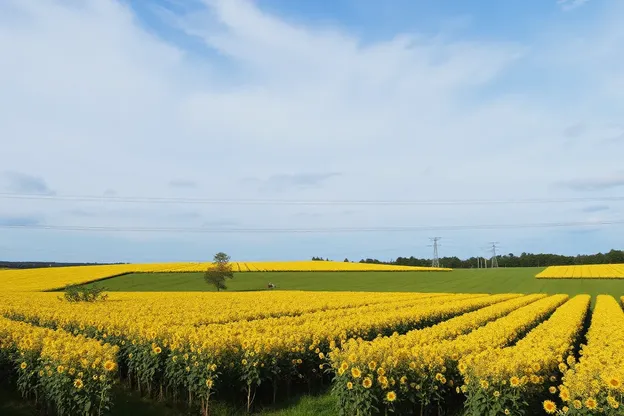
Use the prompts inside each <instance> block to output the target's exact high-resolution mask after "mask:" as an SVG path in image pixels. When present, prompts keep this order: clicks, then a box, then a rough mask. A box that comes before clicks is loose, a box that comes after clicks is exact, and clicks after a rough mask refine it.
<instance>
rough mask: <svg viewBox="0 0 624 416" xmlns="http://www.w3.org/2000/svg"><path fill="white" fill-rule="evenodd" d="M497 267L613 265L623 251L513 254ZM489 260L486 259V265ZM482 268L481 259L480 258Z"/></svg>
mask: <svg viewBox="0 0 624 416" xmlns="http://www.w3.org/2000/svg"><path fill="white" fill-rule="evenodd" d="M496 259H497V261H498V267H547V266H572V265H582V264H614V263H624V251H622V250H611V251H609V252H607V253H596V254H578V255H576V256H564V255H561V254H549V253H522V254H520V255H519V256H517V255H514V254H513V253H508V254H503V255H499V256H497V258H496ZM490 261H491V259H490V258H488V265H489V263H490ZM359 262H360V263H374V264H392V265H400V266H431V259H422V258H416V257H414V256H410V257H397V258H396V259H395V260H390V261H380V260H377V259H371V258H367V259H362V260H360V261H359ZM478 262H479V260H478V258H477V257H470V258H468V259H460V258H459V257H440V266H442V267H450V268H453V269H470V268H476V267H477V265H478V264H479V263H478ZM481 267H483V257H481Z"/></svg>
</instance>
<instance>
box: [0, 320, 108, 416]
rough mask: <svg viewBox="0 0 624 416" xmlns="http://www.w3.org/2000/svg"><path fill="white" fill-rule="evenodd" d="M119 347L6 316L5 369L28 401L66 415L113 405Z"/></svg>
mask: <svg viewBox="0 0 624 416" xmlns="http://www.w3.org/2000/svg"><path fill="white" fill-rule="evenodd" d="M117 351H118V347H114V346H111V345H110V344H104V343H102V342H99V341H96V340H93V339H88V338H85V337H84V336H74V335H72V334H70V333H68V332H65V331H63V330H52V329H47V328H42V327H36V326H32V325H29V324H27V323H24V322H16V321H13V320H9V319H6V318H3V317H0V367H2V365H1V364H4V365H6V366H8V367H9V368H12V369H13V373H14V374H16V375H17V381H16V384H17V386H18V388H19V390H20V391H21V393H22V394H23V395H24V396H26V397H33V398H36V399H37V400H38V401H39V402H43V403H45V404H47V405H48V406H50V407H53V408H54V409H56V411H57V413H58V414H60V415H77V414H96V413H100V412H104V411H106V410H107V409H108V408H109V407H110V404H111V397H110V390H111V386H112V384H113V381H114V380H115V375H116V372H117Z"/></svg>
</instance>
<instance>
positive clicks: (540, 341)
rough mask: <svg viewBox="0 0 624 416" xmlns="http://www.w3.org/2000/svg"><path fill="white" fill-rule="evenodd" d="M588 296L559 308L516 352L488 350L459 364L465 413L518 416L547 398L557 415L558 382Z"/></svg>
mask: <svg viewBox="0 0 624 416" xmlns="http://www.w3.org/2000/svg"><path fill="white" fill-rule="evenodd" d="M590 300H591V299H590V296H589V295H579V296H576V297H574V298H573V299H571V300H570V301H568V302H566V303H565V304H564V305H562V306H561V307H559V309H557V310H556V311H555V312H554V313H553V315H552V316H551V317H550V318H549V319H548V320H547V321H545V322H544V323H542V324H541V325H539V326H538V327H536V328H535V329H534V330H533V331H531V332H530V333H529V334H528V335H527V336H526V337H524V338H522V339H521V340H520V341H518V343H517V344H516V345H514V346H512V347H507V348H500V349H495V350H486V351H483V352H481V353H478V354H474V355H469V356H466V357H464V358H462V359H461V360H460V364H459V370H460V372H461V373H462V375H463V380H464V383H465V384H464V385H463V386H461V388H460V390H461V391H463V392H464V393H465V394H466V397H467V400H466V402H465V407H466V408H467V409H468V410H469V412H471V413H472V414H476V413H478V414H480V415H483V416H490V415H491V416H495V415H500V414H501V413H504V412H505V411H507V412H510V413H511V414H519V413H520V412H521V411H523V410H526V404H525V403H530V402H531V401H533V402H535V401H536V400H539V399H540V398H542V400H543V398H546V399H547V400H548V401H546V402H545V403H546V408H547V409H548V410H554V408H553V406H554V402H553V401H552V400H551V398H554V397H556V396H554V394H555V393H557V392H558V391H559V389H558V387H557V383H556V382H557V381H558V380H559V375H560V372H561V371H565V370H566V369H567V364H566V363H568V362H570V363H572V362H574V356H573V355H572V353H573V347H574V344H575V343H576V342H577V340H578V337H579V334H580V332H581V330H582V329H583V323H584V321H585V317H586V315H587V312H588V310H589V303H590Z"/></svg>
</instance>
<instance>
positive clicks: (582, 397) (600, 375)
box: [553, 295, 624, 415]
mask: <svg viewBox="0 0 624 416" xmlns="http://www.w3.org/2000/svg"><path fill="white" fill-rule="evenodd" d="M623 300H624V299H623ZM570 365H571V366H570V368H569V369H567V370H565V372H564V376H563V385H562V386H560V394H559V398H560V399H561V400H562V402H563V404H562V408H563V407H564V406H565V407H566V409H567V412H568V414H570V415H590V414H595V413H600V414H605V415H621V414H622V409H621V407H620V406H624V386H623V384H622V382H623V381H624V311H622V308H621V307H620V305H619V304H618V302H617V301H616V300H615V299H614V298H613V297H611V296H606V295H600V296H598V297H597V299H596V306H595V307H594V312H593V314H592V320H591V325H590V327H589V330H588V331H587V343H586V345H583V347H582V349H581V357H580V359H579V361H578V362H572V361H571V362H570ZM553 410H554V409H553Z"/></svg>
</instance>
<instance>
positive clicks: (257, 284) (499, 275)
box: [94, 268, 624, 297]
mask: <svg viewBox="0 0 624 416" xmlns="http://www.w3.org/2000/svg"><path fill="white" fill-rule="evenodd" d="M541 270H542V269H541V268H510V269H505V268H500V269H486V270H484V269H480V270H479V269H466V270H461V269H460V270H454V271H452V272H444V273H442V272H253V273H236V274H235V276H234V279H233V280H231V281H228V282H227V284H228V290H230V291H254V290H266V287H267V284H268V283H269V282H272V283H274V284H276V285H277V288H278V290H327V291H373V292H374V291H380V292H391V291H397V292H405V291H409V292H464V293H505V292H517V293H567V294H570V295H575V294H579V293H587V294H590V295H592V296H596V295H598V294H611V295H613V296H617V297H619V296H622V295H624V279H622V280H608V279H604V280H589V279H567V280H557V279H547V280H545V279H536V278H535V275H536V274H537V273H539V272H540V271H541ZM94 284H96V285H100V286H104V287H105V288H106V289H107V290H109V291H129V292H149V291H163V292H167V291H211V290H214V288H212V287H211V286H209V285H208V284H207V283H205V282H204V280H203V276H202V274H201V273H145V274H128V275H124V276H118V277H114V278H111V279H107V280H104V281H100V282H97V283H94Z"/></svg>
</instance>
